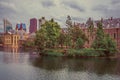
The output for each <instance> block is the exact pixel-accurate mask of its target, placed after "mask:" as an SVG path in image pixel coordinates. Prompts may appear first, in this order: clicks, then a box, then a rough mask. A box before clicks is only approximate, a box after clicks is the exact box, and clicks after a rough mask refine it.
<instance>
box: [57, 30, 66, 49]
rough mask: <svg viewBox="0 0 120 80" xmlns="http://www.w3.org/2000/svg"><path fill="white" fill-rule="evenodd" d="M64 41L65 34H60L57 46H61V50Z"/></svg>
mask: <svg viewBox="0 0 120 80" xmlns="http://www.w3.org/2000/svg"><path fill="white" fill-rule="evenodd" d="M65 40H66V34H65V33H62V32H61V33H60V35H59V37H58V44H59V45H60V46H61V48H62V47H63V46H64V45H65Z"/></svg>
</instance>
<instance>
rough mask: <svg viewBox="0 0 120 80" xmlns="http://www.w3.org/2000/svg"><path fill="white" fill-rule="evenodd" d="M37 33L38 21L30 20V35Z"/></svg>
mask: <svg viewBox="0 0 120 80" xmlns="http://www.w3.org/2000/svg"><path fill="white" fill-rule="evenodd" d="M36 31H37V19H36V18H32V19H30V28H29V33H34V32H36Z"/></svg>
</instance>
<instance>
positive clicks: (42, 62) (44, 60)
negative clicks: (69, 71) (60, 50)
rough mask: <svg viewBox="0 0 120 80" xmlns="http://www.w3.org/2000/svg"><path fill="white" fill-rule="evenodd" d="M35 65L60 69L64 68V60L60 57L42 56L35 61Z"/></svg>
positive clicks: (49, 68) (48, 68)
mask: <svg viewBox="0 0 120 80" xmlns="http://www.w3.org/2000/svg"><path fill="white" fill-rule="evenodd" d="M33 65H34V66H36V67H40V68H43V69H47V70H51V71H52V70H60V69H62V68H64V67H65V66H64V60H62V58H59V57H57V58H56V57H40V58H36V60H34V61H33Z"/></svg>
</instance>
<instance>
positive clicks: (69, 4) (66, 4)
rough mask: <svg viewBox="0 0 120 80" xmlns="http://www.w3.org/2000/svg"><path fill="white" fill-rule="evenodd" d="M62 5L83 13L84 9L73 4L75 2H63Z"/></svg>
mask: <svg viewBox="0 0 120 80" xmlns="http://www.w3.org/2000/svg"><path fill="white" fill-rule="evenodd" d="M62 4H64V5H65V6H68V7H70V8H72V9H75V10H77V11H79V12H85V9H84V8H83V7H81V6H80V5H79V4H77V3H75V2H70V1H68V2H67V1H63V2H62Z"/></svg>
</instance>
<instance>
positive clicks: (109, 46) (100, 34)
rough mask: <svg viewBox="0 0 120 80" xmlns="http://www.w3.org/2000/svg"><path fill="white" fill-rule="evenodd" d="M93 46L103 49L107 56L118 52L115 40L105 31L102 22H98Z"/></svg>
mask: <svg viewBox="0 0 120 80" xmlns="http://www.w3.org/2000/svg"><path fill="white" fill-rule="evenodd" d="M92 47H93V48H94V49H102V50H103V51H102V52H103V53H104V54H105V55H106V56H109V55H111V54H115V53H116V52H117V47H116V43H115V41H114V40H113V39H112V38H111V37H110V36H109V35H106V34H105V33H104V31H103V28H102V24H101V23H98V28H97V32H96V38H95V40H94V42H93V44H92Z"/></svg>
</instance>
